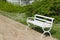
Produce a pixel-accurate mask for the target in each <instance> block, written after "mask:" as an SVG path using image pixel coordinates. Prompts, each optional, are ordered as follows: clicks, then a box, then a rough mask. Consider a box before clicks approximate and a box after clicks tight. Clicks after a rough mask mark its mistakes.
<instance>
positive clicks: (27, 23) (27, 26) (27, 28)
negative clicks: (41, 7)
mask: <svg viewBox="0 0 60 40" xmlns="http://www.w3.org/2000/svg"><path fill="white" fill-rule="evenodd" d="M27 24H28V26H27V27H26V30H28V28H29V26H30V24H29V23H28V22H27Z"/></svg>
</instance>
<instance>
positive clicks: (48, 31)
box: [41, 28, 51, 38]
mask: <svg viewBox="0 0 60 40" xmlns="http://www.w3.org/2000/svg"><path fill="white" fill-rule="evenodd" d="M42 29H43V31H44V32H43V34H42V36H41V38H42V37H43V35H44V34H45V33H49V35H50V37H51V33H50V30H51V28H50V29H49V30H47V31H46V30H44V29H45V28H42Z"/></svg>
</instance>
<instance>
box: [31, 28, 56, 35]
mask: <svg viewBox="0 0 60 40" xmlns="http://www.w3.org/2000/svg"><path fill="white" fill-rule="evenodd" d="M32 29H33V30H35V31H37V32H39V33H43V30H42V28H41V27H33V28H32ZM50 32H51V34H52V35H54V34H55V33H56V31H55V30H54V29H52V30H51V31H50ZM46 35H49V33H46Z"/></svg>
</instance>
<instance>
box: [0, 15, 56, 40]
mask: <svg viewBox="0 0 60 40" xmlns="http://www.w3.org/2000/svg"><path fill="white" fill-rule="evenodd" d="M26 27H27V26H26V25H23V24H21V23H18V22H16V21H14V20H12V19H9V18H7V17H5V16H2V15H0V40H57V39H55V38H52V37H45V38H43V39H41V33H38V32H36V31H34V30H32V29H29V30H28V31H26V30H25V28H26Z"/></svg>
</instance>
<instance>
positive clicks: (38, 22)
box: [27, 20, 51, 28]
mask: <svg viewBox="0 0 60 40" xmlns="http://www.w3.org/2000/svg"><path fill="white" fill-rule="evenodd" d="M27 22H29V23H31V24H34V25H36V26H40V27H46V28H48V27H51V25H50V24H48V23H46V22H41V21H37V20H34V21H33V20H28V21H27Z"/></svg>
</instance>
